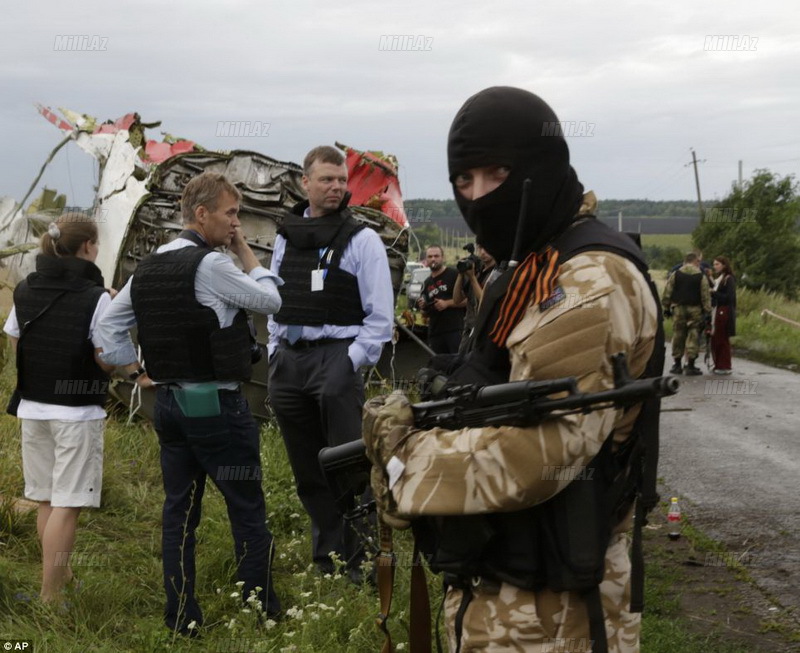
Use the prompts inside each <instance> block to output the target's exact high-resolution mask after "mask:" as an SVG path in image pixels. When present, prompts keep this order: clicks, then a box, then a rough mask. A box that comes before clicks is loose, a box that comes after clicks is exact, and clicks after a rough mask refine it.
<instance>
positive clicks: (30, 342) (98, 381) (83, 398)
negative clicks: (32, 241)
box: [14, 255, 108, 406]
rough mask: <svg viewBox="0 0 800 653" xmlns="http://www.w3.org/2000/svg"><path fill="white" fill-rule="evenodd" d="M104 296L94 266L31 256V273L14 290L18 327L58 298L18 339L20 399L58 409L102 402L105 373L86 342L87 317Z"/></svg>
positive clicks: (90, 318)
mask: <svg viewBox="0 0 800 653" xmlns="http://www.w3.org/2000/svg"><path fill="white" fill-rule="evenodd" d="M104 292H105V289H104V288H103V277H102V275H101V274H100V270H99V269H98V268H97V266H95V265H94V263H91V262H90V261H84V260H82V259H78V258H72V257H70V258H61V259H59V258H54V257H50V256H44V255H39V256H38V257H37V258H36V272H33V273H32V274H30V275H28V277H27V278H26V279H24V280H23V281H21V282H20V283H19V284H17V287H16V288H15V289H14V306H15V307H16V311H17V321H18V322H19V325H20V329H22V328H23V326H24V325H25V324H26V323H28V322H30V321H31V320H33V319H34V318H35V317H36V316H37V315H39V313H40V312H41V311H42V310H43V309H44V308H45V307H47V306H48V305H49V304H50V303H51V302H53V300H54V299H56V297H58V299H56V301H55V303H54V304H53V305H52V306H51V307H50V308H49V309H48V311H47V312H46V313H45V314H44V315H42V317H41V318H40V319H37V320H36V321H35V322H33V323H32V324H31V326H30V329H28V330H26V331H25V333H24V337H22V338H21V339H20V346H19V348H18V349H17V358H18V361H17V368H18V390H19V392H20V395H21V396H22V398H23V399H29V400H32V401H39V402H42V403H46V404H56V405H60V406H91V405H97V406H102V405H103V404H104V403H105V400H106V395H107V392H108V375H107V374H106V373H105V372H104V371H103V370H102V369H101V368H100V367H99V366H98V365H97V363H95V361H94V345H93V344H92V341H91V339H90V338H89V327H90V325H91V322H92V316H93V315H94V312H95V309H96V308H97V302H98V300H99V299H100V296H101V295H102V294H103V293H104ZM62 293H63V294H62ZM59 295H61V296H60V297H59Z"/></svg>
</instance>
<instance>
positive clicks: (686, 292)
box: [672, 270, 708, 306]
mask: <svg viewBox="0 0 800 653" xmlns="http://www.w3.org/2000/svg"><path fill="white" fill-rule="evenodd" d="M703 283H708V282H707V281H706V277H705V275H704V274H703V273H702V272H698V273H697V274H687V273H686V272H681V271H680V270H676V271H675V284H674V285H673V286H672V302H673V303H674V304H680V305H681V306H701V305H702V303H703V299H702V296H701V294H700V284H703Z"/></svg>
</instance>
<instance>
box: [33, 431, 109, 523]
mask: <svg viewBox="0 0 800 653" xmlns="http://www.w3.org/2000/svg"><path fill="white" fill-rule="evenodd" d="M104 427H105V420H104V419H93V420H87V421H83V422H65V421H63V420H57V419H49V420H44V419H23V420H22V469H23V473H24V475H25V498H26V499H30V500H32V501H49V502H50V505H52V506H53V507H54V508H84V507H88V508H97V507H99V506H100V492H101V490H102V487H103V430H104Z"/></svg>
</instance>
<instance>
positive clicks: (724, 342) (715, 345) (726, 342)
mask: <svg viewBox="0 0 800 653" xmlns="http://www.w3.org/2000/svg"><path fill="white" fill-rule="evenodd" d="M730 317H731V307H730V306H717V314H716V317H715V318H714V335H713V336H711V354H712V357H713V359H714V367H715V368H716V369H718V370H729V369H731V341H730V338H729V337H728V321H729V320H730Z"/></svg>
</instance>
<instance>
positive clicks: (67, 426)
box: [4, 213, 113, 602]
mask: <svg viewBox="0 0 800 653" xmlns="http://www.w3.org/2000/svg"><path fill="white" fill-rule="evenodd" d="M40 247H41V253H40V254H39V255H38V256H37V257H36V271H35V272H32V273H31V274H29V275H28V276H27V277H26V278H25V279H24V280H23V281H21V282H20V283H19V284H17V287H16V288H15V289H14V307H13V308H12V310H11V313H10V314H9V316H8V320H7V321H6V323H5V327H4V331H5V332H6V333H7V334H8V335H9V338H10V340H11V342H12V344H13V346H14V348H15V349H16V354H17V393H18V396H19V397H20V400H19V403H18V405H17V407H16V413H15V414H16V415H17V417H19V418H20V419H21V422H22V467H23V475H24V477H25V497H26V498H28V499H30V500H32V501H36V502H38V504H39V506H38V513H37V519H36V529H37V533H38V536H39V541H40V543H41V546H42V586H41V594H40V598H41V600H42V601H43V602H50V601H53V600H55V599H57V598H58V596H59V593H60V592H61V590H62V589H63V588H64V587H65V586H66V585H67V584H68V583H69V582H71V581H72V579H73V574H72V568H71V566H70V558H71V557H72V550H73V546H74V543H75V531H76V528H77V525H78V516H79V514H80V512H81V508H84V507H95V508H96V507H99V505H100V492H101V488H102V481H103V433H104V424H105V417H106V412H105V409H104V408H103V405H104V404H105V399H106V394H107V391H108V374H107V372H108V371H110V370H111V369H113V368H110V367H108V366H106V365H105V364H102V363H101V362H100V361H99V359H98V358H97V352H98V350H99V351H102V350H101V349H99V348H100V342H99V340H97V339H96V337H95V336H94V328H95V325H96V323H97V319H98V318H99V316H100V315H101V314H102V313H103V311H105V309H106V308H107V307H108V305H109V303H110V301H111V297H110V296H109V293H108V292H106V289H105V288H104V287H103V276H102V274H101V273H100V270H99V268H98V267H97V266H96V265H95V264H94V261H95V259H96V258H97V252H98V238H97V225H96V224H95V223H94V222H93V221H92V220H91V219H90V218H89V217H88V216H86V215H84V214H82V213H65V214H64V215H62V216H61V217H59V218H58V219H57V220H56V221H55V222H53V223H51V224H50V226H49V227H48V229H47V231H46V232H45V233H44V234H43V235H42V238H41V244H40ZM9 410H10V411H11V410H12V409H11V407H9Z"/></svg>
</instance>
